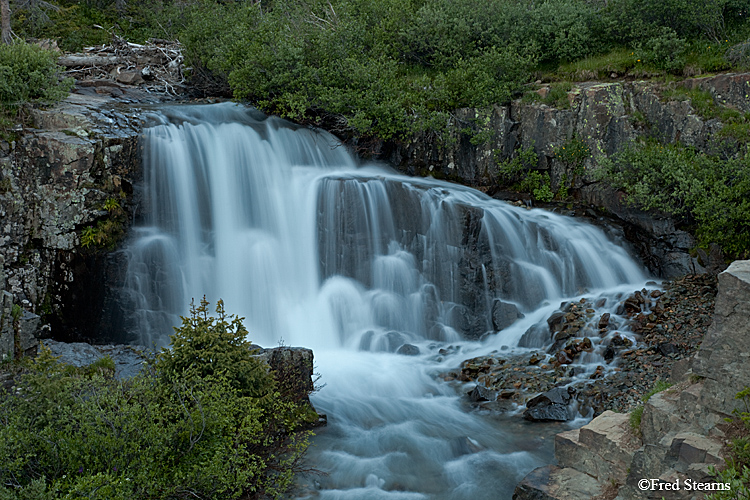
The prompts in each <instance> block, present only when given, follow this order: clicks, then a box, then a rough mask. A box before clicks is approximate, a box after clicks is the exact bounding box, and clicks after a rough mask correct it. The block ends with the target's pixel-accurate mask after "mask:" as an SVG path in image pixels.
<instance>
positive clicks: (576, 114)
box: [375, 73, 750, 277]
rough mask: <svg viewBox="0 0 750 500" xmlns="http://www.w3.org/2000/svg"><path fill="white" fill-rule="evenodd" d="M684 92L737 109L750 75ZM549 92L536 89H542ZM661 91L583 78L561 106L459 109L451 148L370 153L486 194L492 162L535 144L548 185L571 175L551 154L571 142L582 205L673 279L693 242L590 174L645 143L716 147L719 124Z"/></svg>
mask: <svg viewBox="0 0 750 500" xmlns="http://www.w3.org/2000/svg"><path fill="white" fill-rule="evenodd" d="M684 86H685V87H687V88H697V89H701V90H704V91H708V92H710V93H711V94H712V96H713V97H714V99H715V100H716V101H717V102H718V103H721V104H724V105H726V106H729V107H732V108H734V109H737V110H740V111H743V112H747V110H748V108H749V107H750V104H748V103H749V102H750V97H749V96H750V73H744V74H726V75H719V76H716V77H709V78H700V79H694V80H689V81H687V82H685V83H684ZM548 91H549V89H545V88H542V89H541V90H540V93H541V94H545V92H548ZM661 91H662V88H661V87H660V86H659V85H658V84H654V83H651V82H617V83H590V82H587V83H582V84H579V85H578V86H577V87H575V88H573V90H571V91H570V92H569V94H568V104H569V108H568V109H560V108H554V107H550V106H547V105H545V104H541V103H524V102H523V101H520V100H519V101H514V102H513V103H512V104H510V105H508V106H494V107H492V108H488V109H461V110H458V111H457V112H456V113H455V115H454V118H453V119H452V123H451V124H450V127H451V130H452V132H451V141H449V142H450V143H451V144H450V145H448V146H445V145H441V144H439V143H438V142H437V138H436V137H435V136H434V135H427V134H425V135H422V136H418V137H415V138H413V139H412V140H411V141H409V142H406V143H397V142H387V143H382V144H379V145H378V146H377V147H376V150H375V156H376V157H378V158H380V159H383V160H386V161H389V162H391V163H393V164H394V165H397V166H398V168H399V169H400V170H402V171H404V172H407V173H409V174H423V175H430V174H432V175H434V176H436V177H442V178H446V179H450V180H454V181H457V182H461V183H464V184H468V185H472V186H478V187H479V186H490V188H491V186H492V185H493V184H494V183H495V182H496V179H497V174H498V171H497V160H498V159H499V160H503V159H506V158H509V157H511V156H512V155H513V154H514V151H515V150H516V149H517V148H519V147H525V148H526V147H533V149H534V150H535V152H536V153H537V155H538V157H539V165H538V166H537V168H538V169H539V170H542V171H546V172H548V173H549V174H550V178H551V180H552V186H553V189H555V188H556V187H557V185H559V183H560V181H561V179H562V178H563V176H564V175H567V176H568V179H570V178H571V177H572V176H571V173H570V172H568V171H566V166H565V165H564V164H562V163H561V162H560V161H559V160H557V159H555V155H554V151H555V149H556V148H560V147H561V146H562V145H563V144H564V143H565V142H566V141H569V140H570V139H571V138H572V137H574V136H575V137H577V138H579V139H581V140H582V141H583V142H585V143H586V145H587V146H588V147H589V149H590V150H591V152H592V158H590V159H588V160H587V161H586V164H585V166H586V167H587V174H585V175H583V176H582V177H580V178H579V179H577V180H576V183H575V186H574V187H575V188H576V189H577V195H578V197H579V200H580V201H581V202H583V203H585V204H591V205H594V206H596V207H598V208H601V209H604V210H606V211H607V212H608V213H610V214H613V215H615V216H616V217H619V218H620V219H621V220H622V221H624V223H625V224H626V225H627V226H628V227H627V228H626V232H629V233H630V236H631V240H633V239H635V240H640V243H639V244H638V246H639V248H638V251H639V253H640V254H641V256H642V257H643V259H644V261H645V262H646V263H647V264H648V265H649V267H650V268H651V270H652V271H653V272H655V273H657V274H659V275H661V276H664V277H674V276H680V275H684V274H686V273H690V272H695V271H696V270H701V268H700V266H698V265H696V262H695V261H694V260H693V259H692V258H691V257H690V255H689V250H690V248H692V247H694V246H695V241H694V239H693V238H692V236H691V235H690V234H688V233H686V232H684V231H680V230H677V229H676V228H675V226H674V223H673V222H672V221H671V220H670V219H669V218H667V217H659V216H654V215H651V214H646V213H644V212H641V211H639V210H635V209H633V208H631V207H628V206H626V205H624V204H623V203H622V197H621V196H620V195H619V194H618V193H615V192H613V191H612V190H610V189H607V188H606V187H604V186H602V185H601V184H600V183H598V182H596V181H595V179H594V178H593V177H592V176H591V175H590V172H592V171H593V170H594V169H595V167H596V165H597V162H598V161H599V160H600V159H601V158H604V157H608V156H611V155H613V154H614V153H616V152H618V151H620V150H621V149H622V148H624V147H625V146H627V145H628V144H629V143H631V142H633V141H635V140H637V139H639V138H643V137H653V138H657V139H659V140H661V141H663V142H667V143H675V142H678V141H679V142H681V143H683V144H685V145H688V146H694V147H696V148H698V149H700V150H708V149H710V148H712V147H714V146H715V142H714V138H715V137H716V133H717V132H718V131H719V130H720V129H721V128H722V127H723V124H722V123H721V122H720V121H719V120H718V119H708V120H707V119H704V118H702V117H701V116H700V115H699V114H698V113H697V112H696V111H695V110H694V109H693V108H692V107H691V105H690V103H689V101H688V100H672V101H667V100H665V99H662V97H661ZM467 130H470V131H471V132H470V133H467V132H466V131H467ZM472 136H474V137H475V142H477V141H476V139H477V138H479V137H481V140H480V141H479V144H478V145H474V144H472Z"/></svg>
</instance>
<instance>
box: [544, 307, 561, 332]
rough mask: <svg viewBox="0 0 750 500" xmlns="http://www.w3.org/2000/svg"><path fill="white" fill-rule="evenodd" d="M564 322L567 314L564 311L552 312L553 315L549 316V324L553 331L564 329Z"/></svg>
mask: <svg viewBox="0 0 750 500" xmlns="http://www.w3.org/2000/svg"><path fill="white" fill-rule="evenodd" d="M564 324H565V314H564V313H562V312H556V313H552V315H551V316H550V317H549V318H547V325H548V326H549V331H550V332H552V333H556V332H559V331H560V330H562V328H563V325H564Z"/></svg>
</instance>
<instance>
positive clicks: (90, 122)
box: [0, 82, 163, 355]
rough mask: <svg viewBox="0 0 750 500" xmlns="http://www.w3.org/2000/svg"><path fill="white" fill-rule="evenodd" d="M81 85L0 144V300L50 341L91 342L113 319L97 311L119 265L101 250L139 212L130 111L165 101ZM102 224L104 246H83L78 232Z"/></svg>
mask: <svg viewBox="0 0 750 500" xmlns="http://www.w3.org/2000/svg"><path fill="white" fill-rule="evenodd" d="M85 83H86V82H83V83H80V84H79V86H78V87H77V88H76V90H75V91H74V93H73V94H71V95H70V96H69V97H68V98H67V99H66V100H65V101H63V102H61V103H59V104H57V105H55V106H53V107H51V108H49V109H30V110H29V111H28V112H29V117H30V122H31V125H32V126H25V127H23V128H21V127H18V128H17V129H15V130H14V131H12V138H13V139H14V140H12V141H11V142H2V141H0V221H1V222H0V225H1V226H2V235H1V236H0V291H5V292H7V293H9V294H11V295H12V302H13V304H15V305H16V306H19V307H20V308H21V309H22V310H23V311H25V313H24V314H27V313H28V314H35V315H38V316H42V317H43V318H44V322H45V323H49V324H51V326H52V329H53V332H54V334H55V336H57V337H58V338H65V339H76V340H78V339H95V338H97V336H98V334H99V331H100V330H101V327H102V325H107V324H111V323H112V322H113V321H114V320H115V319H116V318H113V317H105V316H103V314H102V311H103V310H104V309H105V307H104V304H105V302H106V301H107V300H108V297H110V296H111V294H112V293H113V287H111V286H109V285H110V284H111V283H112V282H113V280H114V281H115V282H116V280H117V279H118V278H119V276H118V273H120V271H119V268H120V267H121V266H120V265H119V264H121V263H116V262H115V261H116V260H117V258H118V257H117V256H116V254H111V253H108V252H104V251H101V250H108V249H113V248H116V247H117V244H118V238H120V239H121V237H122V235H124V234H125V232H126V230H127V227H128V226H129V224H130V221H131V220H132V218H133V215H134V211H135V207H137V201H138V193H137V189H136V187H135V185H136V182H137V181H138V180H139V179H140V177H141V172H140V165H141V163H140V152H139V146H138V141H139V133H140V129H141V119H140V116H139V115H140V110H139V109H138V108H137V107H136V105H137V104H146V103H151V102H158V101H159V100H160V99H163V96H154V95H149V94H146V93H145V92H141V91H138V90H137V89H128V88H126V87H121V86H119V85H117V84H115V83H112V82H105V83H103V84H98V85H96V86H94V85H91V86H86V84H85ZM100 83H102V82H100ZM114 95H116V96H117V98H114V97H112V96H114ZM113 209H117V211H118V216H117V217H115V216H113V214H112V210H113ZM104 224H107V230H108V231H109V232H110V233H111V235H108V236H109V237H108V238H107V239H106V241H99V242H91V241H89V242H85V241H84V242H82V240H81V235H82V234H83V232H85V231H87V230H88V231H90V232H91V234H94V235H96V233H95V232H96V231H98V230H99V228H100V227H102V226H101V225H104ZM96 236H98V235H96ZM82 243H83V244H82ZM105 247H106V248H105ZM113 262H114V263H115V264H116V265H112V264H113ZM98 340H99V341H107V339H98ZM110 340H111V339H110ZM120 340H123V339H120ZM16 350H18V349H16ZM21 350H23V346H21ZM16 355H17V353H16Z"/></svg>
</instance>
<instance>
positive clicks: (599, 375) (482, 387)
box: [438, 274, 716, 420]
mask: <svg viewBox="0 0 750 500" xmlns="http://www.w3.org/2000/svg"><path fill="white" fill-rule="evenodd" d="M715 296H716V277H715V276H713V275H708V274H702V275H688V276H685V277H682V278H677V279H674V280H671V281H667V282H664V283H662V285H661V286H660V287H654V288H651V289H642V290H636V291H633V293H632V294H630V295H624V296H622V297H621V298H620V300H619V302H618V304H617V306H615V310H616V311H617V312H618V313H619V314H616V315H610V314H608V313H603V314H600V315H599V314H597V313H596V307H595V306H596V305H597V304H594V303H591V301H590V300H587V299H581V300H580V301H578V302H569V303H564V304H561V308H560V311H558V312H556V313H553V314H552V315H551V316H550V317H549V318H548V321H547V325H546V327H547V328H546V329H544V328H543V329H542V330H546V331H541V332H540V331H539V330H536V331H534V330H530V331H529V332H527V333H526V334H525V335H524V337H523V338H522V339H521V345H523V344H524V343H525V342H533V339H532V340H529V337H530V336H537V340H536V341H537V342H545V343H547V344H548V345H547V346H546V348H543V349H542V348H540V349H534V350H530V351H528V352H526V353H523V354H518V353H517V352H515V353H513V352H511V351H503V350H498V351H495V352H493V353H490V354H488V355H484V356H479V357H475V358H471V359H467V360H465V361H464V362H463V363H461V365H460V366H459V367H458V368H456V369H454V370H450V371H447V372H442V373H440V374H439V375H438V377H439V378H441V379H442V380H444V381H446V382H449V383H452V384H455V386H456V389H457V390H460V391H464V392H465V393H466V398H467V399H468V400H469V401H471V402H472V405H473V406H475V407H476V408H478V409H483V410H491V411H501V412H502V411H512V410H515V409H517V408H519V407H521V406H523V405H525V404H528V405H529V406H530V407H533V406H534V403H537V404H541V405H542V407H549V411H548V412H545V411H537V412H527V414H526V417H527V419H529V420H569V419H571V418H573V417H574V416H575V415H576V413H580V414H581V415H583V416H589V417H591V416H596V415H599V414H601V413H602V412H604V411H606V410H613V411H617V412H628V411H630V410H632V409H633V408H635V407H636V406H637V405H639V404H641V398H642V396H643V394H645V393H646V392H648V391H649V390H650V389H651V388H652V387H653V386H654V384H655V383H656V382H657V381H658V380H669V379H670V378H671V376H672V373H673V372H674V373H676V374H678V376H679V374H684V373H685V372H686V371H687V369H688V360H689V359H690V358H691V357H692V356H693V354H694V353H695V352H696V351H697V349H698V348H699V347H700V344H701V340H702V339H703V336H704V334H705V332H706V329H707V327H708V326H709V325H710V323H711V314H712V311H713V308H714V299H715ZM599 300H602V299H599ZM600 305H601V304H600ZM550 343H551V346H549V344H550ZM594 351H597V352H598V353H600V354H602V355H603V358H604V361H603V362H602V363H601V364H600V365H596V366H595V367H594V366H592V365H591V363H586V356H587V354H590V353H592V352H594ZM561 387H564V388H565V390H564V391H559V390H557V391H553V392H552V393H551V394H550V395H549V397H550V398H551V399H552V401H551V403H552V404H550V401H545V400H544V398H542V400H541V401H539V400H537V401H534V399H538V398H536V396H538V395H539V394H540V393H545V392H547V391H550V390H553V389H554V388H561ZM532 398H533V399H532ZM548 399H549V398H548ZM559 405H564V406H567V407H569V410H570V411H569V412H568V413H567V414H566V413H565V412H563V413H562V414H560V413H559V412H557V413H555V412H556V409H557V410H559ZM556 415H557V416H556Z"/></svg>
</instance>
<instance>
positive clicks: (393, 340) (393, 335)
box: [385, 331, 405, 352]
mask: <svg viewBox="0 0 750 500" xmlns="http://www.w3.org/2000/svg"><path fill="white" fill-rule="evenodd" d="M385 339H386V344H387V350H388V352H396V349H398V348H399V346H401V345H403V344H404V343H405V342H404V341H405V339H404V336H403V334H401V333H400V332H394V331H390V332H388V333H386V334H385Z"/></svg>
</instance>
